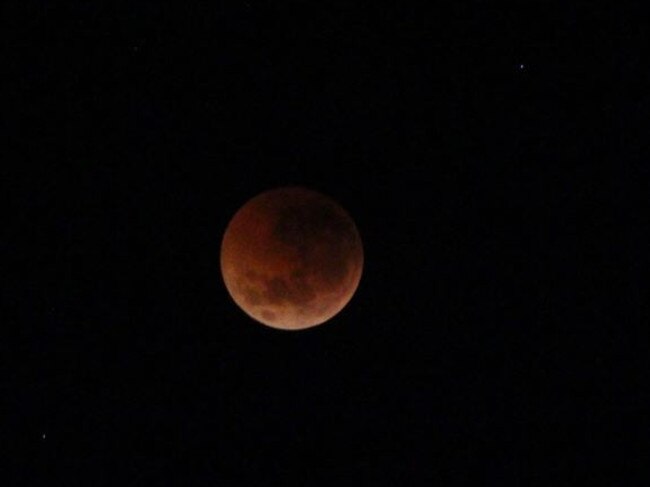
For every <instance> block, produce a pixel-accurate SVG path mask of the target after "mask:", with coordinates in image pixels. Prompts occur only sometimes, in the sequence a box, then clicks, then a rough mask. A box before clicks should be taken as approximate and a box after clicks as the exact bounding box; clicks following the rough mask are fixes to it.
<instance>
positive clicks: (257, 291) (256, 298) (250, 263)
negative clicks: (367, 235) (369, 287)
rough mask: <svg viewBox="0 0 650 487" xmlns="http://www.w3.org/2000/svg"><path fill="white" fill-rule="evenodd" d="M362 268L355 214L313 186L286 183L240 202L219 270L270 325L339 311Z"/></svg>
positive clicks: (300, 324)
mask: <svg viewBox="0 0 650 487" xmlns="http://www.w3.org/2000/svg"><path fill="white" fill-rule="evenodd" d="M362 270H363V247H362V243H361V238H360V236H359V232H358V230H357V227H356V225H355V224H354V221H353V220H352V218H351V217H350V215H349V214H348V213H347V212H346V211H345V210H344V209H343V208H341V206H339V205H338V204H337V203H336V202H334V201H333V200H332V199H330V198H329V197H327V196H324V195H322V194H320V193H318V192H316V191H312V190H309V189H306V188H302V187H284V188H277V189H272V190H269V191H266V192H264V193H261V194H259V195H258V196H255V197H254V198H253V199H251V200H250V201H248V202H247V203H246V204H245V205H244V206H242V207H241V208H240V209H239V210H238V211H237V212H236V213H235V215H234V216H233V218H232V220H231V221H230V223H229V224H228V226H227V228H226V231H225V234H224V237H223V241H222V244H221V273H222V276H223V280H224V282H225V285H226V288H227V289H228V292H229V294H230V296H231V297H232V298H233V300H234V301H235V303H237V305H238V306H239V307H240V308H241V309H242V310H243V311H244V312H245V313H246V314H248V315H249V316H250V317H251V318H253V319H255V320H257V321H259V322H260V323H263V324H265V325H268V326H270V327H273V328H280V329H284V330H300V329H304V328H309V327H312V326H316V325H319V324H321V323H324V322H325V321H327V320H329V319H330V318H332V317H333V316H334V315H336V314H337V313H339V311H341V310H342V309H343V308H344V307H345V305H346V304H347V303H348V302H349V301H350V299H351V298H352V296H353V295H354V293H355V291H356V289H357V287H358V285H359V281H360V279H361V273H362Z"/></svg>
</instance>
